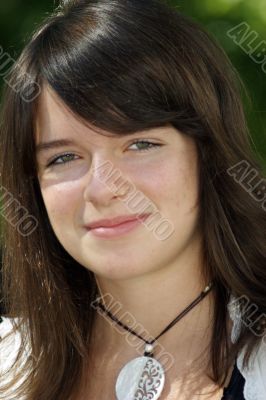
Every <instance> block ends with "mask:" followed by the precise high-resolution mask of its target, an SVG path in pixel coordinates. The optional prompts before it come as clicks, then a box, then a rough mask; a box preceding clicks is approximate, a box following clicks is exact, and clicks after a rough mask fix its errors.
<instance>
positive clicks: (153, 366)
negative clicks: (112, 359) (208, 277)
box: [94, 282, 213, 400]
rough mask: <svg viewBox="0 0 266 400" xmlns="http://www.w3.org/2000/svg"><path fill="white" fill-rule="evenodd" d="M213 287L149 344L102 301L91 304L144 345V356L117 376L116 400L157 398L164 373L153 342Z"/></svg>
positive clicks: (134, 360) (208, 288)
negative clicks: (156, 356)
mask: <svg viewBox="0 0 266 400" xmlns="http://www.w3.org/2000/svg"><path fill="white" fill-rule="evenodd" d="M212 287H213V284H212V282H211V283H209V285H208V286H206V287H205V289H204V290H203V291H202V292H201V293H200V294H199V296H198V297H197V298H196V299H195V300H194V301H193V302H192V303H191V304H189V305H188V306H187V307H186V308H185V309H184V310H183V311H182V312H181V313H180V314H178V316H177V317H176V318H175V319H174V320H173V321H172V322H170V324H169V325H167V327H166V328H165V329H164V330H163V331H162V332H161V333H160V334H159V335H158V336H156V338H154V339H153V340H151V341H148V340H145V339H144V338H143V337H141V335H139V334H137V333H136V332H135V331H134V330H132V329H131V328H129V327H128V326H127V325H125V324H123V323H122V322H121V321H119V319H118V318H116V317H115V316H114V315H113V314H112V313H111V312H110V311H108V310H107V309H106V307H105V306H104V304H103V303H102V302H101V298H98V299H96V301H95V303H94V304H95V308H96V309H97V308H99V309H101V310H102V311H103V312H104V313H105V314H106V315H107V316H108V317H110V318H111V319H112V320H113V321H114V322H116V323H117V325H119V326H121V327H122V328H124V329H125V330H127V331H128V332H130V333H131V334H133V335H135V336H137V337H138V338H139V339H141V340H143V341H144V342H145V343H146V345H145V349H144V355H143V356H142V357H137V358H134V359H133V360H131V361H129V362H128V363H127V364H126V365H125V366H124V367H123V368H122V369H121V371H120V372H119V375H118V378H117V381H116V396H117V400H157V399H159V398H160V396H161V393H162V391H163V388H164V383H165V371H164V369H163V366H162V365H161V363H160V362H159V361H158V360H156V359H155V358H154V356H153V350H154V342H155V341H156V340H157V339H159V337H161V336H162V335H163V334H164V333H165V332H167V331H168V330H169V329H170V328H172V326H174V325H175V324H176V323H177V322H178V321H180V320H181V319H182V318H183V317H184V316H185V315H186V314H187V313H188V312H189V311H190V310H192V308H194V307H195V306H196V305H197V304H198V303H199V302H200V301H202V300H203V299H204V297H205V296H207V294H208V293H209V292H210V291H211V289H212Z"/></svg>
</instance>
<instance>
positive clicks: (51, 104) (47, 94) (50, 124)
mask: <svg viewBox="0 0 266 400" xmlns="http://www.w3.org/2000/svg"><path fill="white" fill-rule="evenodd" d="M85 133H86V134H87V136H88V139H89V138H90V139H91V140H93V141H96V142H97V140H98V141H100V142H102V141H103V138H104V136H107V137H111V138H114V137H118V135H115V134H114V133H111V132H108V131H104V130H102V129H99V128H97V127H95V126H94V125H92V124H89V122H87V121H86V122H85V121H83V120H82V119H81V118H78V116H76V115H74V114H73V113H72V112H71V110H69V108H68V107H67V106H66V104H65V103H64V102H63V101H62V100H61V99H60V98H59V97H58V96H57V94H56V93H55V92H54V91H53V90H52V89H51V88H49V87H47V86H45V87H43V89H42V93H41V95H40V97H39V100H38V106H37V115H36V124H35V140H36V144H38V143H40V142H43V141H49V140H51V139H56V138H60V137H62V136H64V137H68V136H73V134H78V135H79V136H80V134H85ZM88 133H89V135H88ZM99 133H103V134H104V136H103V135H100V134H99ZM120 136H121V135H120Z"/></svg>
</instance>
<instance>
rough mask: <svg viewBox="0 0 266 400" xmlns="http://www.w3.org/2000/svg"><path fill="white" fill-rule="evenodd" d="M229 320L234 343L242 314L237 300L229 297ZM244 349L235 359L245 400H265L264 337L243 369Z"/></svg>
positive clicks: (265, 344) (265, 349)
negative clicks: (242, 383) (243, 380)
mask: <svg viewBox="0 0 266 400" xmlns="http://www.w3.org/2000/svg"><path fill="white" fill-rule="evenodd" d="M228 310H229V315H230V318H231V320H232V322H233V326H232V331H231V341H232V342H233V343H234V342H235V341H236V340H237V338H238V336H239V334H240V331H241V325H242V314H241V311H240V305H239V301H238V299H236V298H235V297H234V296H231V298H230V302H229V304H228ZM245 351H246V347H244V348H243V349H242V351H241V352H240V353H239V355H238V357H237V367H238V369H239V371H240V373H241V374H242V376H243V377H244V379H245V384H244V398H245V400H266V335H265V336H263V337H262V338H260V339H259V343H258V345H257V346H256V348H255V349H254V350H253V352H252V354H251V357H250V361H249V364H248V366H247V367H245V368H244V366H243V360H244V356H245Z"/></svg>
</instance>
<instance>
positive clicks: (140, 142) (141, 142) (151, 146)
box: [130, 140, 161, 151]
mask: <svg viewBox="0 0 266 400" xmlns="http://www.w3.org/2000/svg"><path fill="white" fill-rule="evenodd" d="M133 144H137V145H139V144H141V145H144V148H140V149H139V150H138V151H149V150H152V149H153V148H154V147H160V146H161V144H159V143H152V142H148V141H147V140H136V141H135V142H133V143H131V145H130V146H132V145H133ZM145 145H149V146H150V147H149V146H148V147H147V146H145ZM145 147H146V148H145Z"/></svg>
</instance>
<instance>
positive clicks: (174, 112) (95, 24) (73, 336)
mask: <svg viewBox="0 0 266 400" xmlns="http://www.w3.org/2000/svg"><path fill="white" fill-rule="evenodd" d="M64 3H65V4H64V5H61V6H60V7H58V9H56V10H55V12H54V14H53V15H51V16H50V17H49V18H47V19H46V21H45V22H44V23H43V24H42V26H41V27H40V28H38V30H37V32H36V33H34V35H33V37H32V38H31V40H30V42H29V43H28V44H27V46H26V47H25V48H24V50H23V51H22V54H21V56H20V58H19V59H18V61H17V62H16V64H15V65H14V67H13V68H12V71H11V72H10V74H9V75H8V84H7V85H6V88H5V93H4V100H3V107H2V116H1V131H0V154H1V161H0V177H1V181H0V184H1V186H0V188H1V190H2V192H3V191H4V195H5V196H4V197H3V199H2V202H4V200H5V198H6V196H10V194H12V196H13V199H15V201H13V202H11V203H10V205H9V210H11V211H12V212H13V214H14V215H15V216H16V218H18V221H19V225H18V223H17V224H15V223H13V224H11V223H10V221H8V220H7V218H5V219H3V223H2V243H3V244H2V247H3V271H2V274H3V278H2V279H3V284H2V286H3V288H2V290H3V299H4V306H5V310H6V315H8V316H10V317H18V318H19V319H20V321H23V322H25V321H27V324H28V330H27V331H26V330H25V331H24V330H23V329H22V328H21V325H19V324H17V329H20V330H21V335H22V339H23V340H22V345H23V343H26V342H27V341H28V342H29V343H30V346H31V353H30V355H31V356H30V357H28V359H27V363H26V364H25V367H24V369H22V368H21V369H20V371H19V372H21V373H25V371H30V374H29V377H28V378H27V381H26V382H25V383H24V385H22V386H21V387H20V388H18V389H17V391H16V392H15V391H14V389H13V385H14V384H15V381H16V379H18V378H15V380H14V382H13V383H12V382H11V384H10V387H11V389H13V390H12V395H14V399H15V398H19V396H20V394H21V393H23V394H25V395H26V397H27V399H29V400H35V399H42V400H48V399H49V400H51V399H56V400H61V399H62V400H66V399H70V398H72V397H71V396H72V395H74V393H75V388H77V387H78V386H79V384H80V383H81V378H82V374H81V371H82V368H83V367H84V365H85V364H84V362H85V359H86V357H88V358H89V344H90V337H91V329H92V326H93V321H94V313H93V309H92V307H91V306H90V303H91V301H92V300H93V299H95V296H96V293H97V288H96V284H95V279H94V276H93V274H92V272H90V271H88V270H87V269H86V268H84V266H82V265H80V264H79V263H77V262H76V261H75V260H74V259H73V258H71V256H70V255H69V254H68V253H67V252H66V251H65V249H64V248H63V247H62V246H61V244H60V243H59V242H58V240H57V238H56V237H55V234H54V232H53V230H52V227H51V225H50V222H49V218H48V216H47V213H46V209H45V205H44V202H43V199H42V196H41V191H40V187H39V183H38V178H37V162H36V151H35V138H34V132H35V118H36V112H37V107H38V97H39V93H40V90H41V89H42V88H43V85H47V84H48V85H49V86H50V87H51V88H52V89H53V90H54V91H55V92H56V93H57V95H58V96H59V97H60V98H61V99H62V100H63V102H64V103H65V104H66V105H67V106H68V107H69V109H70V110H71V111H72V112H73V113H74V114H75V115H76V116H77V117H79V118H81V119H82V120H84V121H88V122H90V123H91V124H93V125H94V126H96V127H98V128H101V129H103V130H106V131H109V132H113V133H115V134H118V135H119V134H121V135H125V134H131V133H133V132H136V131H138V130H144V129H149V128H152V127H157V126H162V125H165V124H169V123H170V124H172V125H173V126H174V127H176V128H177V129H178V130H179V131H181V132H182V133H183V134H185V135H189V136H190V137H192V138H193V139H194V140H195V142H196V144H197V148H198V154H199V159H200V196H201V197H200V201H201V211H200V222H201V227H202V233H203V239H204V256H205V271H204V273H205V275H206V277H207V278H208V279H212V280H213V281H214V284H215V289H214V291H215V292H214V293H215V304H214V311H215V313H214V315H215V317H214V321H213V336H212V343H211V357H212V367H213V379H214V381H215V382H217V383H219V384H221V385H222V384H223V383H224V380H225V377H226V373H227V371H228V366H229V364H230V363H231V362H232V359H233V358H234V357H235V356H236V354H237V352H238V351H239V350H240V349H242V347H243V346H244V344H247V345H248V348H247V353H246V354H247V361H248V356H249V354H250V353H251V351H252V350H253V349H254V347H255V346H256V344H257V343H258V341H259V337H258V336H256V335H254V334H253V333H252V331H251V330H250V329H248V327H247V326H246V325H245V326H243V329H242V331H241V335H240V337H239V339H238V341H237V343H236V344H235V345H234V346H233V347H232V348H231V349H230V352H229V343H228V331H227V329H228V328H227V325H226V319H227V315H228V309H227V305H228V302H229V296H230V294H231V293H232V294H233V295H234V296H236V297H239V296H242V295H243V294H244V295H246V296H247V297H248V298H249V299H250V301H251V302H254V303H255V304H256V305H257V307H258V310H259V312H261V313H263V312H265V313H266V302H265V297H266V271H265V263H266V254H265V237H264V235H265V226H266V224H265V223H266V214H265V212H264V210H263V209H262V207H261V205H260V204H259V202H258V201H256V200H255V199H254V197H252V196H250V194H249V193H247V191H246V190H244V189H243V187H242V186H241V185H240V184H239V183H238V182H236V179H233V177H232V176H230V174H229V173H228V172H227V170H228V168H231V167H232V166H234V165H235V164H237V163H238V162H239V161H241V160H245V162H246V163H248V165H250V167H252V168H255V169H256V170H257V171H258V173H259V174H261V175H262V173H263V171H262V170H261V166H260V165H259V162H258V161H257V160H256V157H255V155H254V154H253V153H252V150H251V140H250V136H249V133H248V129H247V126H246V122H245V117H244V113H243V109H242V103H241V98H240V86H241V85H240V80H239V78H238V77H237V74H236V73H235V71H234V69H233V68H232V66H231V64H230V62H229V60H228V59H227V57H226V55H225V54H224V52H223V51H222V50H221V49H220V47H219V46H218V45H217V44H216V43H215V41H214V40H213V39H211V38H210V37H209V35H208V34H207V33H206V32H205V31H204V29H202V28H201V27H199V26H198V25H197V24H196V23H195V22H193V21H191V20H190V19H188V18H186V17H184V16H183V15H181V14H180V13H179V12H177V11H176V10H175V9H174V8H171V7H170V6H168V4H167V3H166V2H164V1H159V0H157V1H156V0H134V1H130V0H129V1H122V0H112V1H109V0H73V1H68V2H64ZM18 203H19V204H21V205H22V206H23V207H24V208H25V209H26V210H27V214H25V209H23V207H20V208H19V209H18V210H17V208H18V207H16V206H17V204H18ZM7 208H8V207H7V206H5V209H7ZM29 216H30V217H31V218H32V219H31V222H30V221H29ZM27 218H28V224H25V221H26V220H27ZM34 218H35V219H34ZM32 221H35V222H36V221H37V223H36V227H35V229H34V232H33V233H31V228H32V226H33V225H32V223H33V222H32ZM33 224H34V223H33ZM30 233H31V234H30ZM14 323H15V321H14ZM27 332H28V337H27ZM55 371H56V373H55ZM19 390H21V392H20V391H19ZM0 397H1V398H2V399H4V398H6V397H4V388H3V387H2V390H1V389H0ZM8 399H9V400H10V399H11V397H10V395H9V397H8Z"/></svg>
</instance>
